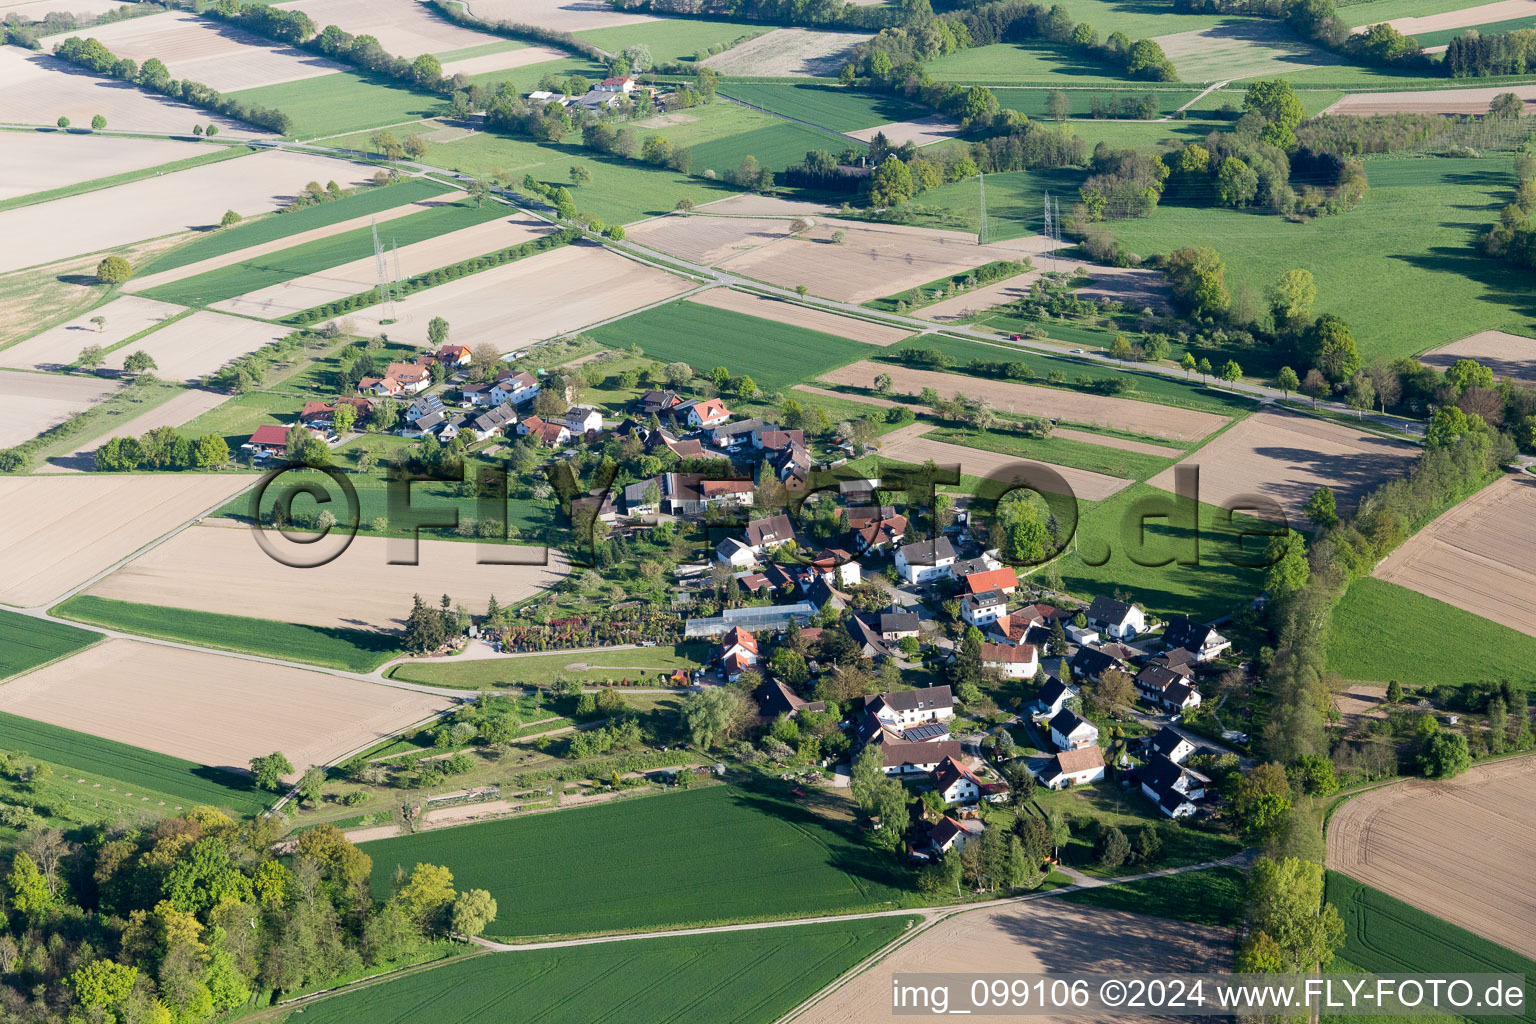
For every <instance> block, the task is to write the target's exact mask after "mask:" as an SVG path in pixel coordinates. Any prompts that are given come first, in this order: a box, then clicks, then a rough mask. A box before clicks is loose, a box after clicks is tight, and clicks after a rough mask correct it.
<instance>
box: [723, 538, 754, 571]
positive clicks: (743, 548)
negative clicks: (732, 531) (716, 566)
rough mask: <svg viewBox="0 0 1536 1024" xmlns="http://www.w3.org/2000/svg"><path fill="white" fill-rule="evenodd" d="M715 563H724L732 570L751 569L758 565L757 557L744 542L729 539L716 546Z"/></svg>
mask: <svg viewBox="0 0 1536 1024" xmlns="http://www.w3.org/2000/svg"><path fill="white" fill-rule="evenodd" d="M715 561H717V562H724V563H725V564H726V565H729V566H730V567H731V568H732V569H750V568H751V567H752V566H754V565H756V564H757V556H756V555H754V554H753V553H752V549H751V548H750V547H748V546H747V545H746V544H745V543H743V542H742V541H740V540H738V539H737V538H735V537H727V538H725V540H722V541H721V542H720V543H719V544H716V545H715Z"/></svg>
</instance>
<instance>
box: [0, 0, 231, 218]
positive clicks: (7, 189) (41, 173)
mask: <svg viewBox="0 0 1536 1024" xmlns="http://www.w3.org/2000/svg"><path fill="white" fill-rule="evenodd" d="M4 13H6V11H5V10H4V9H0V14H4ZM87 123H89V122H87ZM108 123H109V124H110V122H108ZM207 152H209V149H208V147H207V146H200V145H198V144H197V143H195V142H176V141H174V140H172V139H135V138H124V137H110V136H105V135H71V134H68V133H66V132H61V131H42V132H7V133H6V136H5V145H4V146H0V199H11V198H14V197H15V196H24V195H29V194H31V193H33V192H46V191H48V190H50V189H55V188H63V187H64V186H66V185H74V184H76V183H77V182H82V181H94V180H95V179H97V178H110V177H112V176H113V175H116V174H124V173H126V172H128V171H137V170H139V169H141V168H144V167H154V166H156V165H157V164H168V163H170V162H172V161H173V160H185V159H186V158H187V157H193V156H198V155H200V154H202V153H207Z"/></svg>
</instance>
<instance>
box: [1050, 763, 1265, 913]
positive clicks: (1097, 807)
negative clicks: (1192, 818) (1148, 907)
mask: <svg viewBox="0 0 1536 1024" xmlns="http://www.w3.org/2000/svg"><path fill="white" fill-rule="evenodd" d="M1033 806H1034V809H1035V813H1036V814H1040V815H1044V814H1060V815H1062V817H1064V818H1066V820H1067V821H1068V822H1071V821H1073V820H1074V819H1077V818H1082V817H1088V818H1092V819H1093V820H1094V821H1096V822H1098V824H1099V825H1100V826H1103V827H1107V826H1110V825H1113V826H1115V827H1117V828H1119V829H1120V830H1121V831H1124V832H1126V833H1127V835H1130V833H1131V831H1132V830H1134V829H1137V828H1140V827H1141V826H1143V825H1155V826H1158V827H1161V828H1163V829H1164V832H1163V849H1162V854H1161V855H1160V856H1159V858H1158V866H1159V867H1179V866H1182V865H1187V864H1204V863H1206V862H1207V861H1213V860H1221V859H1223V858H1225V857H1230V856H1231V855H1232V854H1234V853H1237V852H1238V850H1240V849H1241V848H1242V847H1241V845H1240V844H1239V843H1238V841H1237V840H1235V839H1233V838H1231V837H1229V836H1223V835H1212V834H1211V833H1209V832H1201V831H1198V830H1196V829H1192V828H1174V829H1169V828H1167V827H1166V825H1165V824H1164V822H1165V820H1166V819H1164V818H1163V815H1162V812H1161V811H1159V810H1157V808H1156V807H1155V806H1154V805H1153V804H1152V802H1151V801H1150V800H1148V799H1147V798H1146V797H1145V796H1143V795H1142V794H1141V791H1140V790H1139V789H1138V790H1135V791H1133V792H1130V793H1121V792H1120V791H1118V790H1117V789H1115V787H1113V786H1110V785H1098V786H1073V787H1072V788H1070V789H1063V790H1045V789H1040V790H1038V791H1037V792H1036V796H1035V799H1034V801H1033ZM1073 831H1074V833H1075V834H1074V835H1073V836H1072V838H1071V840H1070V841H1069V842H1068V843H1067V844H1066V845H1064V846H1063V847H1062V848H1061V853H1062V859H1063V861H1064V862H1065V863H1067V864H1069V865H1072V866H1074V867H1076V868H1078V869H1079V870H1081V871H1083V872H1084V873H1085V874H1089V875H1093V876H1095V877H1097V878H1113V877H1114V876H1115V875H1130V874H1139V873H1140V872H1141V871H1142V870H1143V869H1142V868H1140V867H1137V866H1136V865H1134V864H1129V863H1127V864H1122V865H1121V866H1120V867H1118V868H1116V869H1114V870H1112V871H1106V870H1105V869H1103V868H1101V867H1099V865H1098V855H1097V854H1095V853H1094V850H1093V846H1094V841H1095V837H1094V836H1093V835H1092V834H1091V831H1092V830H1090V829H1082V828H1077V827H1076V826H1074V828H1073ZM1139 884H1145V883H1139ZM1164 899H1165V901H1167V902H1171V901H1172V897H1164ZM1120 909H1127V910H1131V909H1136V908H1135V907H1132V906H1126V907H1123V908H1120ZM1148 912H1149V913H1150V911H1148Z"/></svg>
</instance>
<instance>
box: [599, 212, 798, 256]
mask: <svg viewBox="0 0 1536 1024" xmlns="http://www.w3.org/2000/svg"><path fill="white" fill-rule="evenodd" d="M788 234H789V221H787V220H782V219H781V220H773V219H770V218H767V217H702V216H701V217H683V216H678V215H675V214H674V215H671V216H666V217H657V218H655V219H654V220H648V221H643V222H641V223H639V224H636V225H635V226H634V227H632V228H629V229H628V232H627V234H626V238H627V240H628V241H631V242H635V243H637V244H639V245H643V246H646V247H648V248H651V249H655V250H657V251H658V252H664V253H668V254H670V255H672V256H676V257H678V258H680V259H684V260H687V261H688V262H690V263H697V264H700V265H702V266H714V265H715V264H716V263H719V262H720V261H721V260H723V259H725V258H726V257H728V256H731V255H734V254H735V253H738V252H745V251H746V250H748V249H754V248H756V247H757V246H760V245H767V244H768V243H769V242H774V241H777V240H778V239H780V238H783V237H785V236H786V235H788Z"/></svg>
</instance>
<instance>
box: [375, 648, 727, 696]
mask: <svg viewBox="0 0 1536 1024" xmlns="http://www.w3.org/2000/svg"><path fill="white" fill-rule="evenodd" d="M708 660H709V652H708V651H707V650H706V649H705V648H704V645H702V644H699V643H697V642H695V643H688V644H676V645H673V646H669V647H636V648H627V649H625V650H620V651H602V650H598V651H560V652H558V653H555V654H518V655H509V656H507V657H500V658H477V659H475V660H473V661H469V660H465V659H463V658H450V659H448V660H447V661H407V662H402V663H401V664H399V665H397V666H395V667H394V668H392V669H390V672H389V677H390V678H391V679H400V680H403V681H404V682H407V683H422V684H424V685H426V686H448V687H454V688H457V689H462V690H494V689H499V688H503V687H508V686H550V685H551V684H553V683H554V682H555V680H557V679H577V680H580V681H581V682H582V683H584V684H586V685H589V686H595V685H599V684H601V683H603V682H606V681H607V680H609V679H614V680H619V679H624V678H626V677H627V678H629V679H636V678H638V677H639V676H641V675H642V674H644V675H655V674H656V673H657V672H663V671H665V672H673V671H676V670H677V669H680V668H685V669H688V670H690V671H692V670H693V669H696V668H699V667H700V666H702V665H703V664H704V663H706V662H707V661H708Z"/></svg>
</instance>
